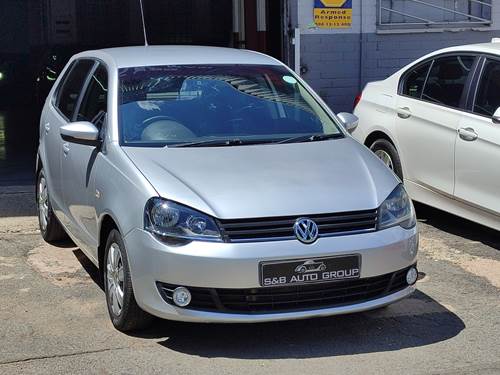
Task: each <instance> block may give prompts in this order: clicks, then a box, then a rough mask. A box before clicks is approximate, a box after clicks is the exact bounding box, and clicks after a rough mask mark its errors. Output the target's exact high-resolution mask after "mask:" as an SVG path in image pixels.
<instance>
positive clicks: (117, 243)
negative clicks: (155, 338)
mask: <svg viewBox="0 0 500 375" xmlns="http://www.w3.org/2000/svg"><path fill="white" fill-rule="evenodd" d="M104 259H105V268H104V276H105V291H106V301H107V305H108V312H109V317H110V318H111V321H112V322H113V325H114V326H115V328H116V329H118V330H119V331H122V332H126V331H134V330H138V329H141V328H145V327H147V326H148V325H149V323H150V322H151V321H152V316H151V315H149V314H148V313H147V312H145V311H144V310H142V309H141V308H140V307H139V305H138V304H137V302H136V300H135V296H134V291H133V289H132V279H131V276H130V267H129V264H128V258H127V252H126V250H125V245H124V243H123V239H122V236H121V235H120V232H118V231H117V230H116V229H113V230H112V231H111V232H110V233H109V236H108V240H107V242H106V253H105V255H104Z"/></svg>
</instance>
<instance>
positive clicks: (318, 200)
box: [37, 46, 418, 331]
mask: <svg viewBox="0 0 500 375" xmlns="http://www.w3.org/2000/svg"><path fill="white" fill-rule="evenodd" d="M356 124H357V119H356V118H355V117H354V116H353V115H350V114H347V113H342V114H339V115H334V114H333V113H331V111H330V110H329V109H328V107H327V106H326V105H325V103H324V102H323V101H322V100H321V99H320V98H319V97H318V95H316V94H315V93H314V92H313V91H312V90H311V88H309V87H308V85H307V84H306V83H305V82H304V81H302V80H301V79H300V78H299V77H297V76H296V75H295V74H294V73H293V72H292V71H291V70H290V69H288V68H287V67H286V66H284V65H283V64H282V63H280V62H279V61H277V60H275V59H273V58H271V57H269V56H266V55H263V54H260V53H256V52H251V51H244V50H235V49H225V48H212V47H187V46H183V47H180V46H177V47H176V46H169V47H162V46H154V47H152V46H149V47H127V48H116V49H106V50H99V51H89V52H84V53H80V54H78V55H76V56H74V57H73V58H72V59H71V60H70V61H69V62H68V64H67V66H66V67H65V69H64V71H63V73H62V74H61V76H60V77H59V79H58V80H57V82H56V83H55V85H54V87H53V89H52V90H51V92H50V94H49V96H48V98H47V100H46V103H45V107H44V110H43V112H42V117H41V121H40V146H39V150H38V158H37V176H38V179H37V202H38V209H39V220H40V229H41V233H42V235H43V238H44V239H45V240H47V241H57V240H60V239H62V238H63V237H64V236H66V235H68V236H69V237H70V238H71V239H72V240H73V241H74V242H75V243H76V244H77V245H78V246H79V247H80V248H81V250H82V251H83V252H84V253H85V254H86V255H87V256H88V257H89V258H90V260H91V261H92V262H94V263H95V264H96V266H98V267H99V270H100V272H101V275H102V279H103V282H104V286H105V292H106V299H107V304H108V310H109V315H110V317H111V320H112V322H113V324H114V326H115V327H116V328H117V329H119V330H123V331H126V330H133V329H138V328H141V327H144V326H145V325H146V324H147V323H148V322H150V321H151V318H152V316H157V317H161V318H165V319H173V320H182V321H193V322H264V321H272V320H286V319H299V318H309V317H319V316H327V315H335V314H343V313H350V312H357V311H363V310H369V309H374V308H378V307H381V306H385V305H388V304H390V303H392V302H395V301H397V300H400V299H401V298H403V297H406V296H408V295H409V294H410V293H411V292H412V291H413V290H414V284H415V282H416V279H417V270H416V257H417V248H418V231H417V226H416V218H415V213H414V209H413V205H412V203H411V200H410V199H409V198H408V196H407V194H406V192H405V189H404V187H403V186H402V185H401V183H400V181H399V180H398V179H397V177H395V175H394V174H393V173H392V172H391V171H390V170H389V169H387V168H386V167H385V165H383V163H382V162H381V161H380V160H379V159H378V158H377V157H376V156H374V155H373V154H372V153H371V152H370V151H369V150H368V149H367V148H365V147H364V146H362V145H361V144H359V143H358V142H357V141H355V140H354V139H353V138H351V136H350V135H349V132H350V131H352V130H353V128H354V127H355V126H356Z"/></svg>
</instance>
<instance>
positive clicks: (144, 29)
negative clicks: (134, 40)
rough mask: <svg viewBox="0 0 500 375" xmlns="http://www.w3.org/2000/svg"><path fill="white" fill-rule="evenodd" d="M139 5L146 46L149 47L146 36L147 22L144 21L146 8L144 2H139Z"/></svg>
mask: <svg viewBox="0 0 500 375" xmlns="http://www.w3.org/2000/svg"><path fill="white" fill-rule="evenodd" d="M139 4H140V6H141V19H142V32H143V34H144V46H145V47H147V46H148V37H147V34H146V22H145V21H144V6H143V5H142V0H139Z"/></svg>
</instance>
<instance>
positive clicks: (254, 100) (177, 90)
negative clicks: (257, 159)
mask: <svg viewBox="0 0 500 375" xmlns="http://www.w3.org/2000/svg"><path fill="white" fill-rule="evenodd" d="M119 77H120V83H119V85H120V98H119V114H120V120H119V122H120V139H121V144H122V145H124V146H153V147H155V146H156V147H158V146H165V145H168V146H172V147H173V146H176V147H190V146H197V147H198V146H210V145H238V144H254V143H266V142H298V141H306V140H310V141H313V140H322V139H328V138H335V137H342V136H343V135H342V132H341V131H340V130H339V127H338V126H337V125H336V124H335V122H334V121H333V120H332V118H331V117H330V116H329V115H328V114H327V113H326V112H325V111H324V110H323V109H322V108H321V107H320V106H319V104H318V102H317V101H316V100H315V99H314V98H313V97H312V96H311V94H309V93H308V92H307V91H306V90H305V88H304V87H303V86H302V85H301V84H300V83H299V82H297V80H296V79H295V78H294V77H293V76H292V75H291V74H290V72H289V71H288V70H287V69H285V68H283V67H280V66H267V65H266V66H258V65H211V66H207V65H182V66H154V67H136V68H126V69H120V71H119Z"/></svg>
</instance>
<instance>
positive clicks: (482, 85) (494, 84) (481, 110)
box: [473, 60, 500, 117]
mask: <svg viewBox="0 0 500 375" xmlns="http://www.w3.org/2000/svg"><path fill="white" fill-rule="evenodd" d="M499 107H500V62H498V61H494V60H487V62H486V65H485V66H484V71H483V75H482V77H481V81H480V82H479V88H478V90H477V96H476V100H475V102H474V110H473V111H474V113H477V114H479V115H484V116H488V117H492V116H493V115H494V114H495V112H496V111H497V109H498V108H499Z"/></svg>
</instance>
